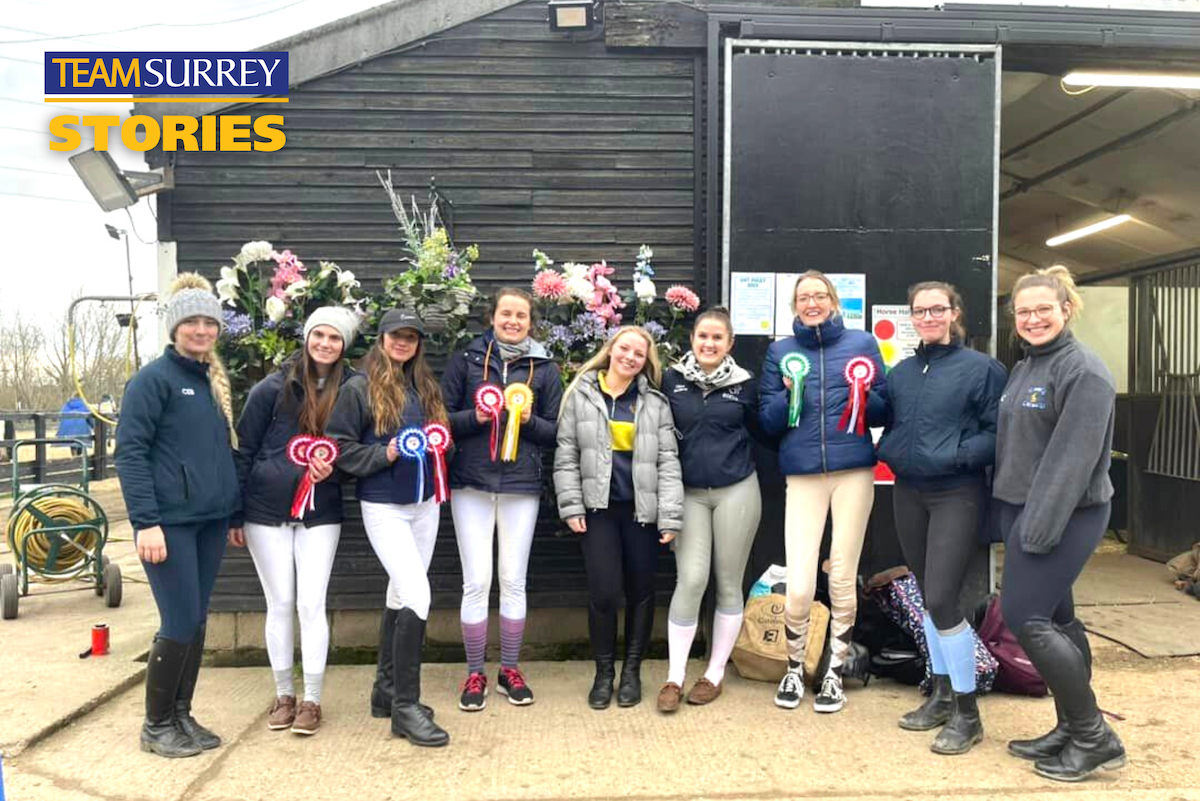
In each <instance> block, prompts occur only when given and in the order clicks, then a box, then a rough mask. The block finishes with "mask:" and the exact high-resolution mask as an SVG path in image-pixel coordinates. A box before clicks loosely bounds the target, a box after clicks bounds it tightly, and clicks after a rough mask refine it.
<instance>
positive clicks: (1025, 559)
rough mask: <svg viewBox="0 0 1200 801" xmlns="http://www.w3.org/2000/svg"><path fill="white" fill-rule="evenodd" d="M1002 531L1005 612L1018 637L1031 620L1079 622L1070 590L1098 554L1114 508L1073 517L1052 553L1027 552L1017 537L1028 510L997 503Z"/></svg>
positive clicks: (1101, 506) (1103, 506) (1002, 601)
mask: <svg viewBox="0 0 1200 801" xmlns="http://www.w3.org/2000/svg"><path fill="white" fill-rule="evenodd" d="M995 503H996V504H997V505H998V511H999V520H1000V531H1001V532H1002V533H1003V534H1004V583H1003V588H1002V591H1001V593H1000V611H1001V612H1002V613H1003V614H1004V622H1005V623H1007V624H1008V627H1009V629H1011V630H1012V631H1013V632H1018V631H1020V630H1021V626H1023V625H1024V624H1025V622H1026V621H1027V620H1029V619H1030V618H1035V617H1036V618H1045V619H1048V620H1052V621H1054V622H1055V623H1057V624H1058V625H1060V626H1061V625H1065V624H1067V623H1070V622H1071V621H1072V620H1074V619H1075V600H1074V598H1072V597H1071V586H1072V585H1073V584H1074V583H1075V579H1077V578H1079V574H1080V573H1082V572H1083V568H1084V565H1086V564H1087V561H1088V559H1090V558H1091V556H1092V554H1093V553H1095V551H1096V546H1097V545H1099V544H1100V540H1102V539H1104V532H1105V530H1107V528H1108V515H1109V512H1110V511H1111V504H1108V503H1101V504H1096V505H1095V506H1083V507H1080V508H1078V509H1076V510H1075V511H1074V512H1072V513H1071V517H1070V519H1068V520H1067V527H1066V529H1065V530H1064V531H1063V534H1062V539H1061V540H1059V543H1058V545H1055V546H1054V549H1053V550H1052V551H1050V553H1025V552H1024V551H1023V550H1021V543H1020V542H1019V541H1018V540H1019V538H1018V537H1017V536H1016V535H1015V531H1014V529H1015V523H1016V522H1017V518H1018V517H1020V515H1021V513H1022V512H1023V511H1024V510H1025V507H1024V506H1016V505H1014V504H1011V503H1004V502H1002V501H995Z"/></svg>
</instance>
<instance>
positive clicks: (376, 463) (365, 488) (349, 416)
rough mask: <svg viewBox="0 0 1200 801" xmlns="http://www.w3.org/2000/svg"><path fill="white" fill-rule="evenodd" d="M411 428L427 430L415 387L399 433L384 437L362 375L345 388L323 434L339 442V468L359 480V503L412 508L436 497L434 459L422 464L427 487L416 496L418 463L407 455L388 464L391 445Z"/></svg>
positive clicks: (409, 389)
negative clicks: (377, 428) (378, 431)
mask: <svg viewBox="0 0 1200 801" xmlns="http://www.w3.org/2000/svg"><path fill="white" fill-rule="evenodd" d="M410 427H416V428H424V427H425V411H424V410H423V409H422V408H421V397H420V396H419V395H417V391H416V390H415V389H413V388H412V387H409V388H408V398H407V402H406V403H405V405H404V414H403V415H402V417H401V420H400V425H399V426H398V427H397V429H396V430H395V431H388V432H386V433H385V434H383V435H382V436H380V435H379V434H376V433H375V416H374V415H373V414H371V400H370V395H369V394H368V392H367V377H366V376H365V375H363V374H362V373H358V374H357V375H355V376H353V377H351V378H350V380H349V381H347V382H346V383H344V384H342V389H341V391H340V392H338V397H337V403H336V404H335V405H334V407H333V411H332V412H331V413H330V415H329V421H328V422H327V423H326V424H325V433H326V435H327V436H330V437H333V438H334V439H335V440H337V444H338V450H339V451H340V453H339V455H338V459H337V466H338V468H339V469H340V470H343V471H345V472H346V473H349V474H350V475H352V476H356V477H357V478H358V488H357V492H356V494H357V497H358V499H359V500H360V501H370V502H372V503H395V504H400V505H408V504H413V503H417V502H418V501H427V500H429V499H430V498H431V497H433V462H432V461H431V460H430V459H428V458H427V459H425V460H424V461H425V473H424V480H423V485H424V486H423V491H422V493H421V495H420V497H417V484H418V475H419V474H418V463H417V460H416V459H410V458H408V457H407V456H404V455H401V456H400V457H399V458H398V459H396V461H395V462H389V461H388V458H387V445H388V441H389V440H391V439H392V438H393V437H395V436H396V435H397V434H399V433H400V431H402V430H404V429H406V428H410Z"/></svg>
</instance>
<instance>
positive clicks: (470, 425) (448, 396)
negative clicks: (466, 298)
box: [442, 331, 562, 495]
mask: <svg viewBox="0 0 1200 801" xmlns="http://www.w3.org/2000/svg"><path fill="white" fill-rule="evenodd" d="M491 342H492V332H491V331H488V332H487V333H485V334H483V336H480V337H476V338H475V340H473V341H472V342H471V344H469V345H468V346H467V347H466V349H465V350H462V351H459V352H458V353H456V354H454V355H453V356H451V357H450V361H449V363H448V364H447V365H446V372H445V373H444V374H443V375H442V398H443V399H444V400H445V403H446V412H447V414H449V415H450V434H451V435H452V436H453V437H454V445H455V452H454V461H453V462H451V463H450V487H451V488H452V489H461V488H462V487H470V488H471V489H477V490H480V491H482V492H495V493H514V494H520V495H541V493H542V449H543V448H554V447H555V443H556V441H557V436H558V407H559V406H560V405H561V404H562V380H561V378H560V377H559V372H558V365H556V364H555V363H554V361H553V360H552V359H547V358H545V357H541V356H524V357H521V358H519V359H516V360H514V361H512V362H509V363H508V364H505V363H504V360H503V359H501V358H500V350H499V348H497V347H493V348H492V352H491V357H490V358H489V357H488V345H489V344H490V343H491ZM485 362H486V364H487V375H486V376H485V375H484V369H483V368H484V364H485ZM531 373H532V375H533V379H532V381H531V380H530V374H531ZM485 381H490V382H491V383H493V384H496V385H497V386H501V387H507V386H508V385H509V384H515V383H517V382H522V383H525V384H529V385H530V388H531V389H532V390H533V414H532V416H530V418H529V422H528V423H523V424H522V425H521V440H520V444H519V446H518V447H517V460H516V461H515V462H504V461H500V460H497V461H495V462H493V461H492V453H491V444H490V443H491V430H492V426H491V423H480V422H479V421H478V420H477V419H476V418H475V390H477V389H478V388H479V385H480V384H482V383H484V382H485ZM507 421H508V413H507V412H505V413H504V414H503V415H502V416H501V419H500V424H501V429H500V430H501V435H503V432H504V428H503V426H504V424H505V423H507Z"/></svg>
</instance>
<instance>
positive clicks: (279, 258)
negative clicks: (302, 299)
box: [271, 250, 304, 298]
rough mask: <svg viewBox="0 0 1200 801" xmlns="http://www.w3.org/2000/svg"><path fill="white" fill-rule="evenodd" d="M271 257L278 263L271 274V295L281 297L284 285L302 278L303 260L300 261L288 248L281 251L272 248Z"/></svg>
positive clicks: (286, 285)
mask: <svg viewBox="0 0 1200 801" xmlns="http://www.w3.org/2000/svg"><path fill="white" fill-rule="evenodd" d="M271 258H272V259H274V260H275V264H276V265H278V266H276V268H275V274H274V275H272V276H271V295H272V296H273V297H276V298H282V297H283V296H284V292H283V290H284V288H285V287H288V286H290V285H292V284H294V283H296V282H297V281H301V280H303V279H304V275H303V273H304V262H302V261H300V259H298V258H297V257H296V255H295V254H294V253H292V251H290V250H285V251H283V252H282V253H279V252H277V251H274V250H272V251H271Z"/></svg>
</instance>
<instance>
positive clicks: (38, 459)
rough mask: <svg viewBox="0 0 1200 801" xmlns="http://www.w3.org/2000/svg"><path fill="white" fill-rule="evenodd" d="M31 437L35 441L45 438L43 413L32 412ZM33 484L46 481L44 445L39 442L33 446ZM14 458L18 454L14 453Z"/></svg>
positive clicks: (17, 456) (44, 417) (18, 456)
mask: <svg viewBox="0 0 1200 801" xmlns="http://www.w3.org/2000/svg"><path fill="white" fill-rule="evenodd" d="M33 436H34V438H35V439H45V438H46V414H45V412H34V414H33ZM33 451H34V457H33V483H35V484H41V483H43V482H45V480H46V445H45V443H41V442H39V443H38V444H37V445H34V446H33ZM13 456H14V457H15V458H18V459H19V458H20V457H21V455H20V454H19V453H14V454H13Z"/></svg>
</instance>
